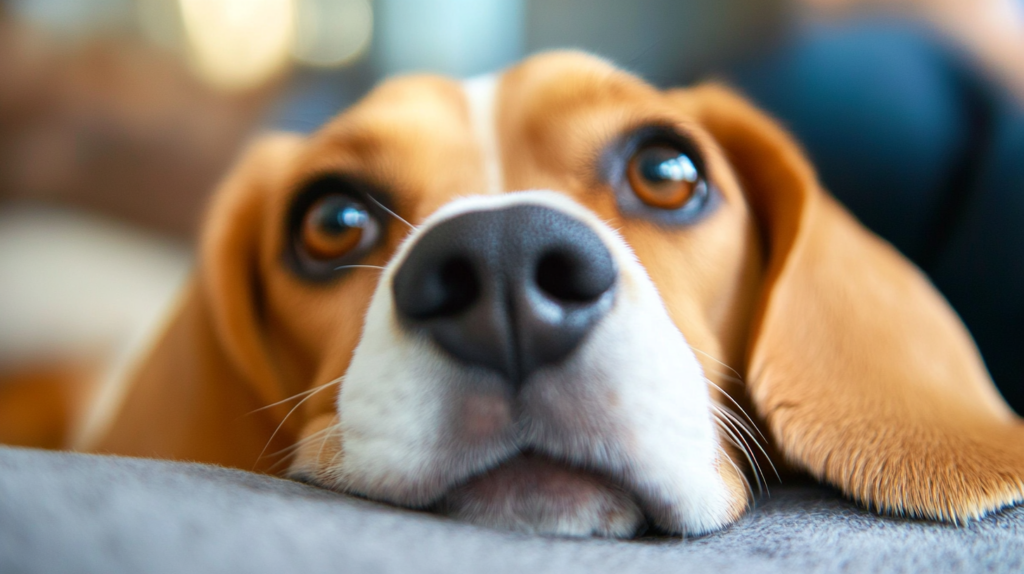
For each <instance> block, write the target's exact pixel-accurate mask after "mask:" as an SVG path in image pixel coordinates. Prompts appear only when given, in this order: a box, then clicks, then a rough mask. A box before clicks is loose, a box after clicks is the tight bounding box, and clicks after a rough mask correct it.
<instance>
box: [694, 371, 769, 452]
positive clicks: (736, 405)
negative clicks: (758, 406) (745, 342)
mask: <svg viewBox="0 0 1024 574" xmlns="http://www.w3.org/2000/svg"><path fill="white" fill-rule="evenodd" d="M704 382H705V383H707V384H709V385H711V386H712V387H715V388H716V389H718V392H720V393H722V394H723V395H725V398H727V399H729V402H731V403H732V404H733V405H734V406H735V407H736V408H737V409H739V411H740V412H741V413H743V416H744V417H746V418H747V420H748V421H750V425H751V426H752V427H754V430H756V431H757V434H759V435H761V439H762V440H764V442H765V444H768V438H767V437H765V436H764V434H763V433H762V432H761V429H759V428H757V423H755V422H754V419H753V418H751V416H750V415H749V414H747V411H746V410H744V408H743V407H742V406H740V404H739V403H738V402H736V399H734V398H732V395H730V394H729V393H727V392H725V389H723V388H722V387H720V386H718V385H716V384H715V382H714V381H712V380H711V379H708V378H707V377H704Z"/></svg>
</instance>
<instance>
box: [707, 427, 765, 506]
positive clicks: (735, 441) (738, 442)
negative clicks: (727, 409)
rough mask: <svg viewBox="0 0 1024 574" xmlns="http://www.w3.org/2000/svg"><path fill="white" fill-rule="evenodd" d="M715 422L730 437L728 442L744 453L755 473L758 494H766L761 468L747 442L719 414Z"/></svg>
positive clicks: (751, 469)
mask: <svg viewBox="0 0 1024 574" xmlns="http://www.w3.org/2000/svg"><path fill="white" fill-rule="evenodd" d="M715 421H716V422H717V423H718V426H719V428H720V429H721V430H723V431H724V432H725V434H727V435H728V436H729V438H728V439H726V440H728V441H729V442H730V443H731V444H732V445H733V446H735V447H736V448H737V449H738V450H739V451H740V452H741V453H743V456H744V458H746V459H747V464H749V465H750V471H751V472H753V473H754V481H755V482H756V483H757V494H758V495H759V496H760V495H761V494H763V493H764V491H763V490H762V488H761V483H762V479H761V467H760V466H759V465H758V464H757V461H756V460H755V457H754V454H753V452H752V451H751V450H750V447H749V446H748V445H747V443H746V441H744V440H743V439H742V438H740V437H738V436H737V435H736V434H735V433H734V432H733V430H732V429H731V428H730V426H729V425H728V422H727V421H726V420H724V419H721V418H719V417H718V416H717V413H716V416H715ZM765 487H766V488H767V483H766V484H765Z"/></svg>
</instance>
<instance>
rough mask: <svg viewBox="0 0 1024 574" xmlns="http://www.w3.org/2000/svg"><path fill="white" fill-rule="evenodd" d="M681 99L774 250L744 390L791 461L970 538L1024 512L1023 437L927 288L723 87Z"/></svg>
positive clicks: (956, 323)
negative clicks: (976, 522)
mask: <svg viewBox="0 0 1024 574" xmlns="http://www.w3.org/2000/svg"><path fill="white" fill-rule="evenodd" d="M677 97H679V98H685V99H686V100H687V102H688V103H687V105H688V106H690V107H692V108H693V109H694V111H695V113H696V115H697V117H698V119H699V121H700V122H701V123H702V125H704V126H706V128H707V129H708V130H710V132H711V133H712V135H713V136H714V137H715V139H716V140H717V141H718V143H719V144H720V145H721V146H722V148H723V149H724V151H725V153H726V154H727V156H728V159H729V161H730V163H731V165H733V166H734V169H735V170H736V171H737V172H738V175H739V179H740V181H741V184H742V185H743V186H744V191H745V193H746V196H747V197H748V200H749V202H750V203H751V205H752V207H753V210H754V212H755V213H756V215H757V217H758V219H759V221H760V224H761V225H762V227H763V232H764V234H765V238H766V240H767V245H768V254H767V256H768V265H767V272H766V277H765V280H764V285H763V293H762V298H761V300H760V303H759V308H758V311H757V312H756V314H755V318H754V323H753V325H752V330H751V333H752V339H751V343H750V347H749V350H748V364H747V382H748V387H749V392H750V395H751V399H752V400H753V402H754V404H755V406H756V408H757V410H758V412H759V414H760V415H761V416H762V417H764V419H765V420H766V421H767V424H768V428H769V429H770V431H771V434H772V435H773V438H774V439H775V441H776V442H777V443H778V446H779V447H780V448H781V450H782V451H783V452H784V453H785V455H786V456H787V457H788V458H789V459H790V460H791V461H792V462H795V463H796V464H798V465H799V466H802V467H803V468H805V469H807V470H808V471H810V472H811V474H813V475H814V476H815V477H817V478H818V479H821V480H825V481H828V482H830V483H832V484H834V485H835V486H837V487H839V488H840V489H842V490H843V492H845V493H846V494H847V495H849V496H852V497H854V498H855V499H857V500H858V501H860V502H862V503H864V504H866V505H868V506H870V507H871V508H873V509H876V510H879V511H883V512H892V513H897V514H904V515H909V516H916V517H927V518H933V519H939V520H948V521H954V522H961V521H966V520H969V519H972V518H978V517H980V516H983V515H984V514H986V513H988V512H991V511H993V510H996V509H998V508H1000V507H1003V506H1006V505H1009V504H1014V503H1016V502H1019V501H1021V500H1022V496H1024V426H1022V424H1021V421H1020V419H1018V418H1017V417H1016V416H1014V414H1013V413H1012V411H1011V410H1010V408H1009V407H1008V406H1007V405H1006V404H1005V403H1004V402H1003V400H1002V398H1001V397H1000V396H999V394H998V392H997V391H996V389H995V387H994V385H993V384H992V381H991V379H990V378H989V376H988V373H987V372H986V370H985V366H984V364H983V363H982V360H981V357H980V355H979V353H978V350H977V349H976V347H975V345H974V342H973V341H972V339H971V337H970V335H969V334H968V332H967V330H966V328H965V327H964V325H963V324H962V323H961V321H960V319H959V318H958V317H957V315H956V314H955V313H954V312H953V310H952V309H951V308H950V306H949V305H948V304H947V303H946V301H945V300H944V299H943V297H942V296H941V295H940V294H939V293H938V292H937V291H936V290H935V288H934V287H933V286H932V285H931V283H930V282H929V281H928V279H927V278H926V277H925V276H924V274H923V273H921V272H920V271H919V270H918V269H917V268H916V267H914V266H913V265H912V264H911V263H910V262H908V261H907V260H906V259H904V258H903V257H902V256H901V255H900V254H899V253H898V252H897V251H896V250H895V249H893V248H892V247H891V246H890V245H888V244H887V243H885V242H884V241H882V240H881V239H879V238H878V237H876V236H874V235H872V234H871V233H870V232H868V231H867V230H866V229H864V228H863V227H862V226H861V225H860V224H859V223H858V222H857V221H856V220H854V219H853V217H851V216H850V215H849V214H848V213H847V212H846V211H845V210H844V209H843V208H842V207H841V206H840V205H839V204H838V203H837V202H836V201H835V200H833V199H832V198H831V197H830V196H829V195H827V194H826V193H825V192H824V191H823V190H822V189H821V187H820V185H819V183H818V182H817V180H816V178H815V174H814V172H813V170H812V168H811V166H810V165H809V164H808V162H807V161H806V160H805V159H804V156H803V154H802V153H801V151H800V149H799V148H798V147H797V145H796V144H795V143H794V142H793V141H792V140H791V138H790V137H789V136H788V135H787V134H786V133H785V132H784V131H783V130H782V129H781V128H779V127H778V126H777V125H776V124H775V123H774V122H772V121H771V120H769V119H768V118H767V117H765V116H764V115H763V114H762V113H760V112H759V111H757V110H756V109H754V108H753V107H752V106H751V105H750V104H748V103H747V102H745V101H744V100H742V99H741V98H739V97H738V96H736V95H734V94H732V93H731V92H729V91H728V90H726V89H724V88H721V87H718V86H706V87H702V88H698V89H696V90H692V91H689V92H686V93H685V94H684V93H679V94H678V95H677ZM865 168H866V169H869V168H870V166H865Z"/></svg>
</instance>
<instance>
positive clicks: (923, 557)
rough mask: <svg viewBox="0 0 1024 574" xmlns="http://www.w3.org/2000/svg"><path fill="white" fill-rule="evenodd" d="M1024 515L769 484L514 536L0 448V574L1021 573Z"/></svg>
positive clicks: (271, 488)
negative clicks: (664, 523)
mask: <svg viewBox="0 0 1024 574" xmlns="http://www.w3.org/2000/svg"><path fill="white" fill-rule="evenodd" d="M1021 571H1024V508H1015V509H1009V510H1007V511H1004V512H1002V513H1000V514H998V515H995V516H992V517H990V518H988V519H986V520H983V521H980V522H976V523H972V524H970V525H968V526H966V527H963V528H957V527H952V526H944V525H939V524H934V523H928V522H917V521H908V520H898V519H890V518H882V517H878V516H874V515H871V514H869V513H867V512H864V511H862V510H860V509H858V508H857V507H856V506H854V505H852V504H850V503H849V502H847V501H844V500H843V499H842V498H840V497H839V496H837V495H836V494H835V493H834V492H832V491H830V490H828V489H824V488H816V487H799V488H793V487H789V488H783V487H776V488H774V489H772V497H771V498H770V499H764V500H762V501H761V502H759V503H758V506H757V508H755V509H754V510H752V511H751V512H749V513H748V514H747V516H746V517H745V518H743V519H742V520H740V522H738V523H737V524H736V525H734V526H733V527H731V528H729V529H727V530H725V531H723V532H720V533H717V534H714V535H711V536H706V537H703V538H697V539H689V540H681V539H670V538H649V539H642V540H640V541H633V542H618V541H609V540H596V539H592V540H567V539H556V538H543V537H532V536H522V535H517V534H510V533H505V532H497V531H492V530H487V529H483V528H476V527H473V526H470V525H466V524H460V523H457V522H453V521H450V520H446V519H443V518H439V517H435V516H432V515H428V514H423V513H418V512H411V511H405V510H400V509H396V508H391V507H387V506H382V505H378V504H374V503H370V502H366V501H363V500H359V499H355V498H352V497H348V496H343V495H338V494H334V493H331V492H326V491H322V490H319V489H316V488H312V487H309V486H305V485H302V484H298V483H294V482H290V481H287V480H281V479H276V478H271V477H267V476H261V475H257V474H252V473H247V472H241V471H236V470H228V469H223V468H217V467H212V466H205V465H198V464H183V463H173V462H163V461H150V460H140V459H130V458H118V457H99V456H89V455H80V454H68V453H50V452H42V451H33V450H24V449H11V448H0V572H3V573H4V574H8V573H20V572H40V573H44V572H45V573H55V572H100V573H104V574H116V573H120V572H133V573H134V572H246V573H251V574H259V573H262V572H267V573H271V572H272V573H275V574H280V573H282V572H289V573H292V572H295V573H307V572H308V573H317V572H325V573H327V572H330V573H339V572H486V573H489V574H490V573H495V574H497V573H501V572H558V573H574V572H614V573H615V574H622V573H626V572H737V573H743V574H756V573H761V572H785V573H786V574H793V573H795V572H915V573H916V572H1021Z"/></svg>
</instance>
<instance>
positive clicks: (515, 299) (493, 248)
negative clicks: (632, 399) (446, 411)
mask: <svg viewBox="0 0 1024 574" xmlns="http://www.w3.org/2000/svg"><path fill="white" fill-rule="evenodd" d="M617 276H618V271H617V269H616V266H615V262H614V260H613V259H612V256H611V254H610V253H609V252H608V249H607V248H606V247H605V245H604V243H603V242H602V241H601V239H600V238H599V237H598V236H597V234H596V233H594V231H592V230H591V229H590V228H589V227H588V226H587V225H585V224H584V223H583V222H581V221H579V220H577V219H576V218H574V217H571V216H569V215H567V214H565V213H562V212H560V211H556V210H554V209H551V208H547V207H542V206H538V205H517V206H513V207H506V208H503V209H497V210H489V211H474V212H469V213H465V214H462V215H458V216H456V217H453V218H452V219H449V220H447V221H444V222H442V223H440V224H438V225H437V226H436V227H434V228H433V229H431V230H430V231H428V232H427V233H425V234H424V235H423V236H422V237H421V238H420V239H419V240H418V241H417V243H416V245H415V246H414V247H413V248H412V249H411V251H410V252H409V254H408V257H407V258H406V260H405V261H404V262H403V263H402V265H401V267H400V268H399V270H398V272H397V273H396V275H395V278H394V282H393V285H392V288H393V292H394V299H395V306H396V309H397V312H398V315H399V316H400V317H401V319H402V321H403V323H405V324H406V326H408V327H413V328H421V329H424V330H425V331H427V332H428V333H429V334H430V336H431V337H432V338H433V339H434V341H435V342H436V343H437V344H438V345H440V347H441V348H443V349H444V350H445V351H447V352H448V353H449V354H451V355H452V356H454V357H455V358H457V359H459V360H461V361H463V362H465V363H468V364H472V365H477V366H482V367H486V368H490V369H493V370H496V371H498V372H499V373H501V374H503V375H504V376H505V377H507V378H508V379H509V381H510V382H512V383H514V384H518V383H520V382H522V381H523V380H525V379H526V377H527V376H529V374H530V373H531V372H532V371H534V370H535V369H537V368H539V367H541V366H544V365H548V364H554V363H558V362H560V361H561V360H563V359H564V358H566V357H567V356H568V355H569V354H570V353H571V352H572V351H573V349H575V348H576V347H577V346H578V345H579V343H580V342H581V341H582V340H583V338H584V337H585V336H586V334H587V333H588V332H589V330H590V329H591V328H592V327H593V326H594V325H595V324H596V322H597V321H598V320H599V319H600V318H601V317H602V316H603V315H604V314H605V312H606V311H607V310H608V309H609V308H610V307H611V303H612V298H613V292H614V287H615V283H616V278H617Z"/></svg>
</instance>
